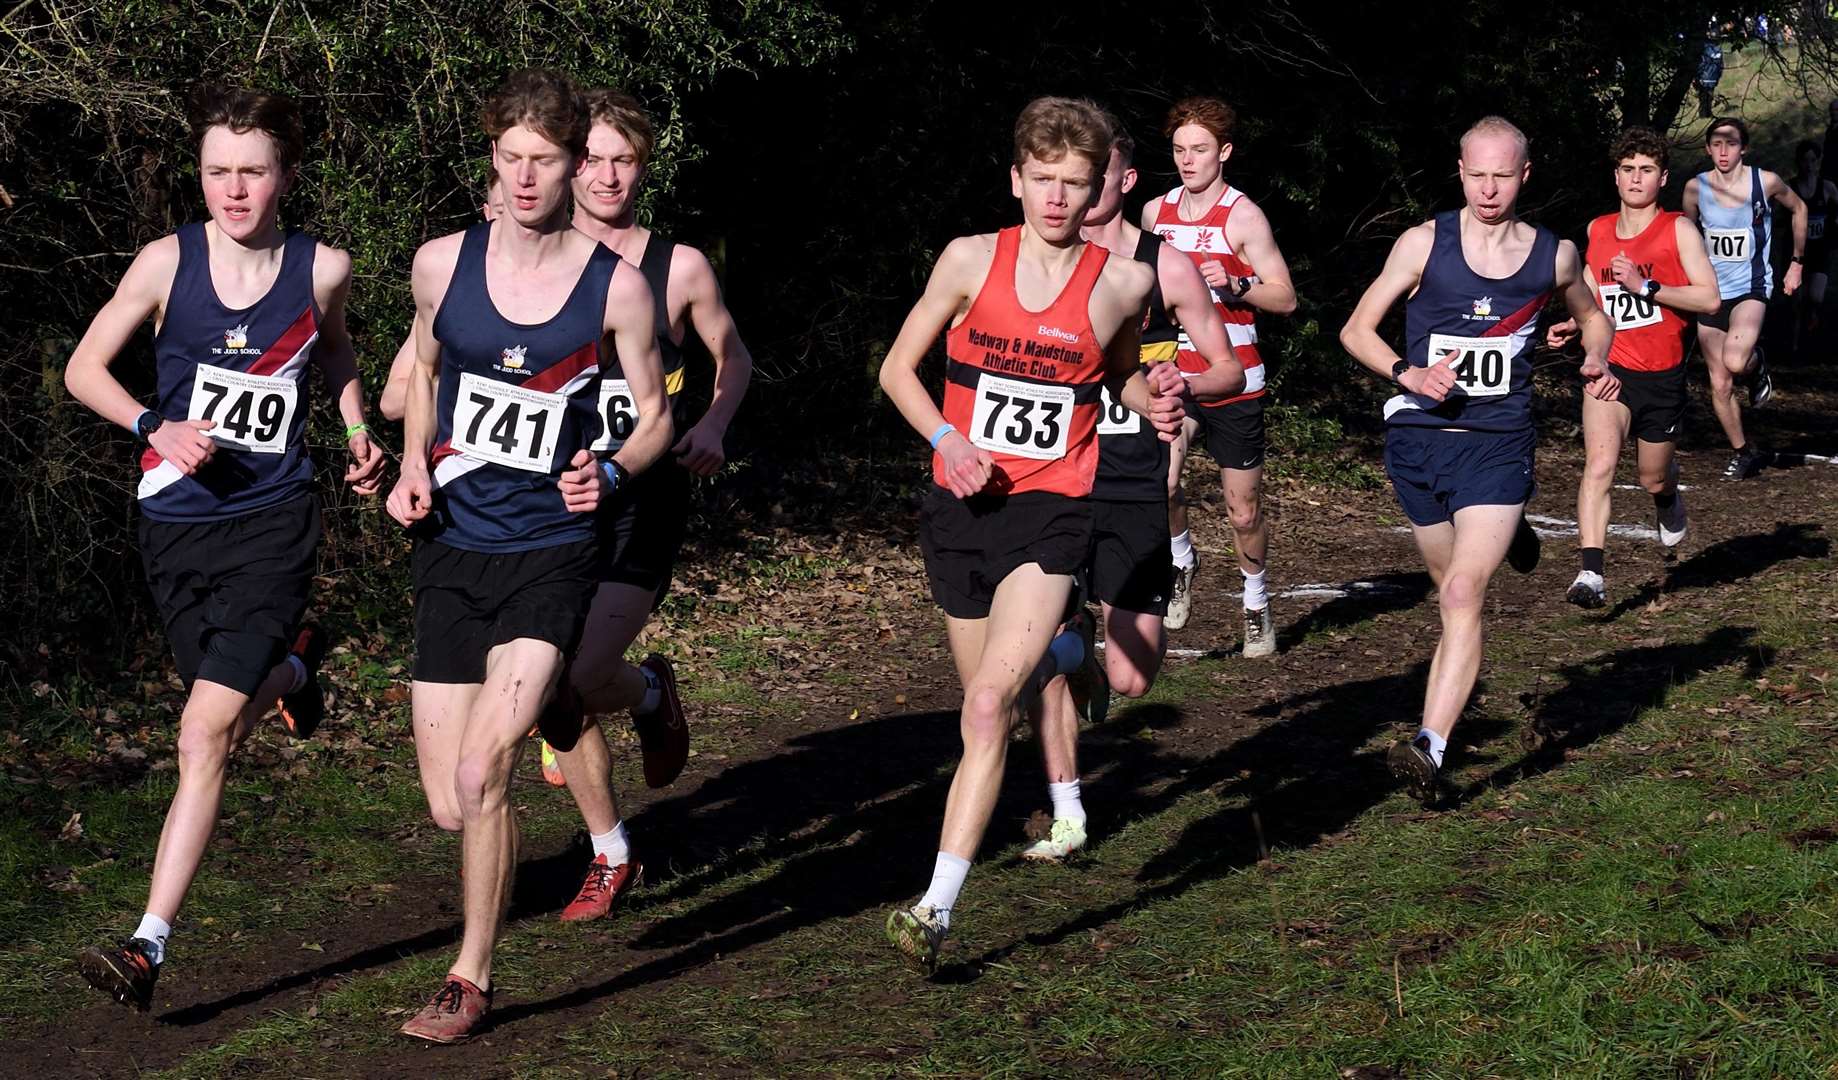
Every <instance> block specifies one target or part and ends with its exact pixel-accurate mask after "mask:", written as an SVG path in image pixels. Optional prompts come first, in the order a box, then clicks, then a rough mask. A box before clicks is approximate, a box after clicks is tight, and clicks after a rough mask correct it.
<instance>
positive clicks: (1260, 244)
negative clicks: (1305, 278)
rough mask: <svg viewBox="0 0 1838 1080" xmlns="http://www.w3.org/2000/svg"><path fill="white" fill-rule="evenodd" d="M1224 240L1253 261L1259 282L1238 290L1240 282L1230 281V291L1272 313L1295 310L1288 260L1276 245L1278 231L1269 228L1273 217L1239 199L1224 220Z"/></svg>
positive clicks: (1294, 293)
mask: <svg viewBox="0 0 1838 1080" xmlns="http://www.w3.org/2000/svg"><path fill="white" fill-rule="evenodd" d="M1225 239H1226V242H1228V243H1230V244H1231V245H1232V250H1233V251H1236V252H1238V254H1239V255H1240V256H1241V257H1242V258H1243V259H1244V261H1245V262H1248V263H1250V264H1251V273H1253V274H1255V275H1256V276H1257V281H1256V283H1255V284H1253V285H1252V286H1251V287H1250V288H1249V289H1247V290H1245V291H1244V292H1242V293H1239V292H1238V287H1237V283H1236V282H1235V281H1234V282H1228V283H1227V284H1228V288H1229V289H1230V291H1231V292H1232V293H1233V294H1234V295H1236V296H1237V297H1238V299H1240V300H1243V301H1244V302H1245V303H1247V304H1250V305H1251V306H1252V307H1254V308H1256V309H1257V310H1259V311H1267V312H1269V313H1270V314H1272V315H1289V314H1292V313H1293V312H1294V311H1295V309H1296V287H1295V283H1294V282H1293V281H1291V280H1290V277H1289V263H1288V261H1287V260H1285V259H1284V258H1283V251H1282V249H1281V248H1279V247H1277V246H1276V234H1275V233H1272V232H1271V231H1270V219H1269V218H1267V217H1265V216H1264V211H1263V208H1262V207H1260V206H1258V205H1257V204H1256V203H1254V202H1252V201H1251V200H1250V199H1240V200H1238V205H1237V206H1235V207H1233V208H1232V216H1231V217H1229V218H1227V219H1226V222H1225Z"/></svg>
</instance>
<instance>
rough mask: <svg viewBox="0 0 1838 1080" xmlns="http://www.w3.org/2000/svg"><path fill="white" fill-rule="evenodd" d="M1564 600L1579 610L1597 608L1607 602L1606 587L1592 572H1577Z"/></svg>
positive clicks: (1599, 577)
mask: <svg viewBox="0 0 1838 1080" xmlns="http://www.w3.org/2000/svg"><path fill="white" fill-rule="evenodd" d="M1564 599H1565V600H1568V601H1570V602H1571V603H1572V604H1575V605H1576V606H1577V607H1580V608H1599V607H1601V606H1602V605H1603V604H1605V603H1607V602H1608V585H1607V583H1606V582H1604V581H1603V580H1602V575H1601V574H1598V573H1596V572H1595V571H1594V570H1578V571H1577V572H1576V580H1575V581H1572V582H1571V583H1570V591H1569V592H1566V593H1564Z"/></svg>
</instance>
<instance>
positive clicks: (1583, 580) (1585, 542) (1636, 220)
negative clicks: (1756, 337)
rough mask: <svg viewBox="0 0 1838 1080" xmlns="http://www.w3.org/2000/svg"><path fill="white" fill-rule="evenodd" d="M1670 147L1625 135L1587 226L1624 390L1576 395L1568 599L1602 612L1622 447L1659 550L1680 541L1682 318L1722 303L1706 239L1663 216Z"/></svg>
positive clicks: (1555, 341)
mask: <svg viewBox="0 0 1838 1080" xmlns="http://www.w3.org/2000/svg"><path fill="white" fill-rule="evenodd" d="M1669 149H1670V148H1669V147H1668V146H1667V144H1666V140H1665V139H1664V138H1662V137H1660V136H1659V135H1658V134H1657V133H1655V132H1652V131H1649V130H1647V129H1646V128H1629V129H1627V131H1625V132H1623V133H1622V135H1621V138H1620V139H1619V140H1617V141H1616V143H1615V147H1614V155H1613V157H1614V162H1615V190H1616V191H1617V192H1618V193H1619V194H1620V196H1621V209H1620V211H1619V212H1618V213H1613V214H1603V215H1602V216H1601V217H1599V218H1596V219H1595V220H1594V221H1592V222H1590V223H1589V250H1588V251H1587V252H1586V253H1585V254H1584V261H1585V262H1587V264H1588V266H1589V283H1590V288H1591V289H1592V290H1593V291H1594V292H1595V294H1596V299H1597V300H1598V301H1600V302H1601V305H1602V310H1604V311H1606V312H1607V313H1608V318H1609V321H1610V322H1612V323H1613V324H1614V326H1615V340H1614V345H1613V346H1612V348H1611V349H1610V352H1609V354H1608V372H1609V374H1611V375H1613V376H1614V377H1615V378H1616V379H1617V380H1619V381H1620V384H1621V385H1620V387H1619V389H1618V391H1617V393H1616V394H1614V395H1613V396H1611V397H1606V398H1602V397H1597V396H1596V395H1594V394H1584V395H1583V451H1584V454H1585V456H1586V460H1585V464H1584V465H1583V477H1582V481H1581V483H1580V484H1579V485H1578V486H1577V491H1576V523H1577V536H1578V541H1577V542H1578V544H1579V545H1580V547H1581V548H1582V562H1583V565H1582V569H1580V570H1579V571H1578V572H1577V575H1576V580H1575V581H1574V582H1572V583H1571V585H1570V590H1569V592H1568V593H1567V594H1566V596H1565V598H1566V599H1567V600H1569V601H1570V602H1571V603H1572V604H1576V605H1577V606H1579V607H1586V608H1594V607H1601V606H1602V604H1603V602H1604V601H1605V600H1606V599H1607V595H1608V590H1607V585H1606V584H1605V583H1604V581H1603V578H1602V571H1603V546H1604V544H1605V543H1606V541H1607V537H1608V513H1609V503H1610V499H1611V495H1610V492H1611V489H1612V488H1613V487H1614V483H1615V465H1616V464H1617V463H1618V462H1619V461H1620V458H1621V446H1622V444H1623V443H1625V442H1626V441H1627V436H1628V433H1629V432H1630V431H1631V432H1632V433H1633V435H1634V438H1635V440H1636V444H1635V445H1636V446H1637V450H1636V451H1635V456H1636V460H1637V461H1638V462H1639V471H1640V486H1641V487H1643V488H1645V489H1646V490H1647V491H1648V492H1649V493H1650V494H1651V495H1652V496H1653V507H1654V510H1655V511H1656V513H1657V515H1658V519H1659V542H1660V543H1661V544H1664V545H1665V546H1666V547H1669V548H1670V547H1676V546H1677V545H1678V544H1679V543H1680V542H1681V541H1683V540H1684V539H1685V499H1684V496H1682V495H1680V494H1679V493H1678V460H1677V458H1676V457H1675V456H1674V450H1675V448H1676V446H1677V440H1678V429H1679V425H1680V424H1681V423H1683V422H1684V417H1685V401H1686V393H1685V330H1686V323H1685V320H1684V318H1683V317H1681V316H1680V315H1679V312H1686V313H1690V314H1698V315H1708V314H1711V313H1713V312H1715V311H1716V310H1717V308H1718V306H1719V304H1720V301H1719V299H1718V296H1717V272H1716V270H1714V269H1713V268H1712V267H1711V265H1710V256H1709V255H1708V254H1706V253H1705V250H1704V237H1703V234H1701V233H1699V232H1698V230H1697V227H1696V226H1695V225H1693V224H1692V222H1691V220H1690V219H1689V218H1687V217H1685V216H1684V215H1683V214H1679V213H1676V212H1674V211H1671V210H1661V209H1660V208H1659V193H1660V190H1661V189H1662V188H1664V187H1665V186H1666V155H1667V151H1668V150H1669ZM1576 334H1577V326H1576V320H1575V319H1569V320H1566V321H1564V322H1561V323H1557V324H1556V325H1554V326H1552V327H1551V329H1550V331H1549V332H1548V333H1547V334H1546V335H1545V338H1546V343H1547V344H1548V345H1550V346H1551V347H1552V348H1554V349H1560V348H1563V347H1564V346H1565V345H1567V344H1569V342H1570V341H1571V339H1573V338H1574V337H1576Z"/></svg>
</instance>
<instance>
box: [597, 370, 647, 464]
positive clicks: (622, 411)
mask: <svg viewBox="0 0 1838 1080" xmlns="http://www.w3.org/2000/svg"><path fill="white" fill-rule="evenodd" d="M600 424H601V427H600V437H599V438H598V439H595V440H594V442H593V445H592V446H590V447H589V448H588V449H590V450H593V451H595V452H596V453H598V452H602V451H607V450H617V449H619V448H620V447H622V446H624V445H625V441H626V440H627V439H629V438H631V437H632V432H633V431H635V430H637V428H638V405H637V399H636V398H634V397H633V396H632V384H631V383H629V382H626V381H625V380H624V379H601V380H600Z"/></svg>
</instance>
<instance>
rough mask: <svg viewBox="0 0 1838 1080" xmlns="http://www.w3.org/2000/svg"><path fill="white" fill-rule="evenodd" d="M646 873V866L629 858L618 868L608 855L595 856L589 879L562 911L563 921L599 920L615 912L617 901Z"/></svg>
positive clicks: (589, 866) (582, 883) (583, 882)
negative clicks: (610, 864) (612, 911)
mask: <svg viewBox="0 0 1838 1080" xmlns="http://www.w3.org/2000/svg"><path fill="white" fill-rule="evenodd" d="M644 873H645V871H644V867H642V866H640V865H639V863H638V860H637V859H635V858H632V857H631V856H629V855H628V856H626V860H625V861H624V862H622V863H620V864H619V865H617V866H608V865H607V864H606V856H604V855H595V856H594V861H593V862H591V863H588V864H587V877H586V879H585V880H583V881H582V882H581V891H580V892H578V893H576V894H575V897H574V900H573V901H572V902H571V903H570V904H569V905H568V906H567V907H565V908H563V909H562V921H563V922H581V921H583V920H586V919H598V918H600V917H601V916H603V915H605V914H606V913H607V912H609V911H611V910H612V909H613V904H614V902H615V901H617V900H618V899H619V897H620V896H622V895H623V894H624V893H625V891H626V890H627V889H629V888H631V887H632V886H634V885H636V884H638V882H639V881H640V880H641V879H642V878H643V877H644Z"/></svg>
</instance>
